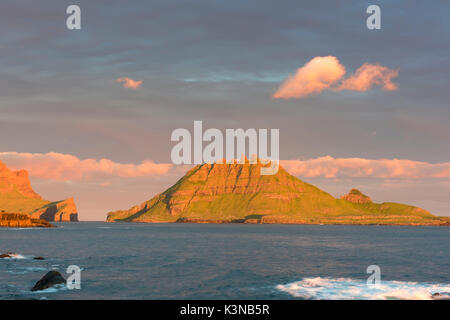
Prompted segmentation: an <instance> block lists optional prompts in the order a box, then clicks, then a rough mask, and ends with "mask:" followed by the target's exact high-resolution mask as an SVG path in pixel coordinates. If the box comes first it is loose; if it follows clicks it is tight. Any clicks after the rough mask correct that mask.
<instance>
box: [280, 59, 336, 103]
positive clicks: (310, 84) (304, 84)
mask: <svg viewBox="0 0 450 320" xmlns="http://www.w3.org/2000/svg"><path fill="white" fill-rule="evenodd" d="M344 74H345V68H344V66H343V65H341V64H340V63H339V60H338V59H337V58H336V57H332V56H328V57H315V58H313V59H312V60H311V61H309V62H308V63H306V64H305V65H304V66H303V67H301V68H299V69H297V72H296V73H295V74H294V75H290V76H289V77H288V78H287V79H286V80H285V81H284V82H283V83H282V84H281V86H280V88H279V89H278V90H277V91H276V92H275V93H274V94H273V96H272V97H273V98H276V99H292V98H303V97H305V96H307V95H310V94H313V93H320V92H322V91H323V90H324V89H327V88H329V87H330V86H331V85H333V84H334V83H336V82H337V81H338V80H339V79H341V78H342V77H343V76H344Z"/></svg>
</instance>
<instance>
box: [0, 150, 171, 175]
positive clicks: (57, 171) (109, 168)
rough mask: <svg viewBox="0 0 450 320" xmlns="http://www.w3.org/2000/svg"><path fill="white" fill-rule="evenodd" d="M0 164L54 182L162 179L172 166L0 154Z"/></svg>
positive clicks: (69, 156) (55, 154)
mask: <svg viewBox="0 0 450 320" xmlns="http://www.w3.org/2000/svg"><path fill="white" fill-rule="evenodd" d="M0 160H1V161H3V162H5V164H6V165H7V166H8V167H9V168H10V169H12V170H19V169H26V170H27V171H28V173H29V174H30V176H32V177H35V178H40V179H47V180H57V181H92V180H101V179H105V178H111V177H121V178H135V177H145V176H159V175H165V174H167V173H168V172H169V170H170V168H171V167H172V164H168V163H162V164H157V163H154V162H153V161H151V160H144V161H142V162H141V163H139V164H134V163H118V162H114V161H112V160H110V159H84V160H81V159H79V158H78V157H76V156H74V155H71V154H62V153H56V152H49V153H18V152H1V153H0Z"/></svg>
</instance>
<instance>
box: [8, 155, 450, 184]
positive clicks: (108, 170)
mask: <svg viewBox="0 0 450 320" xmlns="http://www.w3.org/2000/svg"><path fill="white" fill-rule="evenodd" d="M0 160H1V161H3V162H4V163H5V164H6V165H7V166H8V167H9V168H10V169H12V170H19V169H26V170H27V171H28V172H29V174H30V176H32V177H35V178H40V179H46V180H56V181H102V180H107V179H109V178H111V177H119V178H136V177H152V176H166V175H180V176H181V175H183V174H185V173H186V172H187V171H188V169H189V168H191V167H192V166H190V165H186V166H174V165H173V164H171V163H159V164H158V163H155V162H153V161H151V160H143V161H141V162H140V163H139V164H134V163H118V162H115V161H113V160H110V159H84V160H82V159H79V158H78V157H76V156H74V155H71V154H62V153H56V152H49V153H19V152H1V153H0ZM280 162H281V165H282V166H283V167H284V168H285V169H286V170H287V171H288V172H289V173H290V174H292V175H295V176H298V177H300V178H325V179H339V178H343V179H347V178H374V179H400V180H401V179H403V180H419V179H450V162H442V163H429V162H423V161H415V160H408V159H364V158H334V157H331V156H324V157H318V158H312V159H306V160H281V161H280Z"/></svg>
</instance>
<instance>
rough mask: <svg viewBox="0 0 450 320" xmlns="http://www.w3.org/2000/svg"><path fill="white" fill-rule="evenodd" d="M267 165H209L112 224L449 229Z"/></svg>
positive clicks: (117, 215)
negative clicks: (266, 171)
mask: <svg viewBox="0 0 450 320" xmlns="http://www.w3.org/2000/svg"><path fill="white" fill-rule="evenodd" d="M260 169H261V164H252V165H251V164H244V165H243V164H236V163H234V164H203V165H198V166H196V167H194V168H193V169H191V170H190V171H188V172H187V173H186V175H185V176H184V177H182V178H181V179H180V180H179V181H178V182H177V183H176V184H175V185H173V186H172V187H170V188H169V189H167V190H166V191H164V192H163V193H161V194H159V195H156V196H155V197H154V198H153V199H151V200H149V201H146V202H144V203H142V204H140V205H138V206H135V207H132V208H131V209H129V210H120V211H115V212H110V213H109V214H108V217H107V221H109V222H115V221H129V222H195V223H283V224H284V223H292V224H296V223H298V224H396V225H444V224H446V223H448V222H446V221H445V220H444V219H441V218H438V217H435V216H433V215H432V214H430V213H429V212H428V211H426V210H424V209H420V208H417V207H413V206H409V205H404V204H398V203H382V204H377V203H373V202H372V200H371V199H370V198H369V197H368V196H366V195H364V194H362V193H361V192H360V191H358V190H356V189H354V190H352V191H351V192H350V193H349V194H348V195H346V196H344V197H343V198H342V199H336V198H334V197H333V196H331V195H330V194H328V193H326V192H324V191H322V190H320V189H319V188H317V187H315V186H313V185H311V184H308V183H305V182H303V181H301V180H300V179H298V178H296V177H294V176H292V175H290V174H289V173H288V172H286V171H285V170H284V169H283V168H281V167H280V169H279V171H278V173H277V174H276V175H264V176H262V175H261V174H260Z"/></svg>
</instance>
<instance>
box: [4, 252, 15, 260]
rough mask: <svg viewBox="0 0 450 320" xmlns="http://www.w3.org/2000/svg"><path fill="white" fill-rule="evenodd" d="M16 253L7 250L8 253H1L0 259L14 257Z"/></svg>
mask: <svg viewBox="0 0 450 320" xmlns="http://www.w3.org/2000/svg"><path fill="white" fill-rule="evenodd" d="M15 255H16V254H15V253H12V252H7V253H3V254H0V259H4V258H12V257H14V256H15Z"/></svg>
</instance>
